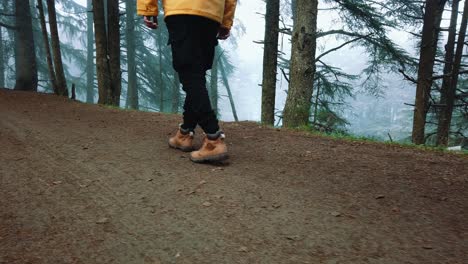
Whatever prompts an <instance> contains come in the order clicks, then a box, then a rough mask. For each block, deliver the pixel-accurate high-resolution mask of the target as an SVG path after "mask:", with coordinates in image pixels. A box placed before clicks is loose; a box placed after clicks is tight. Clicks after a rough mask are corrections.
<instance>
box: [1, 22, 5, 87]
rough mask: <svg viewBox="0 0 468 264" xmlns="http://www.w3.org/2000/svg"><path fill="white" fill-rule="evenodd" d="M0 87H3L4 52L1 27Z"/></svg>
mask: <svg viewBox="0 0 468 264" xmlns="http://www.w3.org/2000/svg"><path fill="white" fill-rule="evenodd" d="M0 87H1V88H3V87H5V52H4V49H3V30H2V27H0Z"/></svg>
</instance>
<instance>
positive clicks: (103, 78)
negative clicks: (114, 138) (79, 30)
mask: <svg viewBox="0 0 468 264" xmlns="http://www.w3.org/2000/svg"><path fill="white" fill-rule="evenodd" d="M118 4H119V3H118V0H109V1H108V2H107V14H108V21H107V20H106V16H105V10H104V1H103V0H93V19H94V32H95V41H96V66H97V77H98V78H97V79H98V87H99V100H98V102H99V103H100V104H109V105H116V106H118V105H119V103H120V89H121V82H120V81H121V75H120V74H121V73H120V26H119V5H118Z"/></svg>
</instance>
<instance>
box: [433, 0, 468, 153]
mask: <svg viewBox="0 0 468 264" xmlns="http://www.w3.org/2000/svg"><path fill="white" fill-rule="evenodd" d="M454 1H456V0H454ZM454 4H455V3H454ZM457 12H458V10H457ZM467 23H468V1H465V7H464V10H463V16H462V21H461V26H460V32H459V33H458V41H457V50H456V52H455V60H454V62H453V67H452V70H451V72H448V73H445V72H444V74H449V76H450V78H449V84H448V87H447V88H446V89H445V90H444V89H443V90H442V91H443V94H442V95H441V104H445V106H444V107H443V108H442V111H440V113H439V123H438V127H437V145H439V146H447V145H448V140H449V134H450V125H451V123H452V115H453V108H454V104H455V94H456V90H457V86H458V79H459V74H460V65H461V61H462V56H463V48H464V46H465V37H466V28H467ZM454 27H455V29H456V20H455V26H454ZM455 29H454V30H453V31H455ZM451 33H452V32H451ZM453 35H454V36H453V38H455V32H453ZM452 53H453V46H452ZM445 81H446V80H445V78H444V82H445ZM442 100H444V101H443V102H442Z"/></svg>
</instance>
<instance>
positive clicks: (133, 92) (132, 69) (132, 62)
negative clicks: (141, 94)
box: [125, 0, 138, 109]
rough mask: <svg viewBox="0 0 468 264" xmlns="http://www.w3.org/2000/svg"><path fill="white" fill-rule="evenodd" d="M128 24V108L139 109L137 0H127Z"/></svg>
mask: <svg viewBox="0 0 468 264" xmlns="http://www.w3.org/2000/svg"><path fill="white" fill-rule="evenodd" d="M125 4H126V16H127V17H126V22H127V25H126V26H127V28H126V29H127V32H126V33H127V34H126V40H127V41H126V42H127V64H128V66H127V67H128V87H127V107H129V108H132V109H138V87H137V76H136V45H135V13H136V10H135V6H136V3H135V0H127V1H126V2H125Z"/></svg>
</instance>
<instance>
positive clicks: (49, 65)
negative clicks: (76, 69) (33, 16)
mask: <svg viewBox="0 0 468 264" xmlns="http://www.w3.org/2000/svg"><path fill="white" fill-rule="evenodd" d="M37 7H38V9H39V17H40V21H41V31H42V38H43V40H44V48H45V51H46V59H47V68H48V69H49V78H50V82H51V83H52V88H53V90H54V93H55V94H58V93H59V91H58V87H57V81H56V78H55V70H54V65H53V62H52V55H51V54H50V45H49V34H48V33H47V25H46V21H45V16H44V5H43V4H42V0H37Z"/></svg>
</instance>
